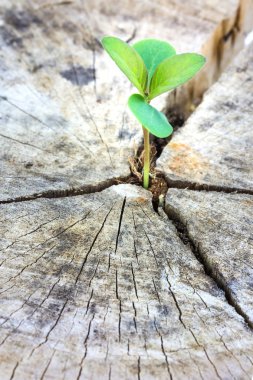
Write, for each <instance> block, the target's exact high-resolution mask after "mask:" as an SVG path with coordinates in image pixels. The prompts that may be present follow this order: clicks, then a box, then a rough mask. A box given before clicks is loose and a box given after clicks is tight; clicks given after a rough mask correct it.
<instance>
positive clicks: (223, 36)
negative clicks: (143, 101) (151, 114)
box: [0, 0, 253, 200]
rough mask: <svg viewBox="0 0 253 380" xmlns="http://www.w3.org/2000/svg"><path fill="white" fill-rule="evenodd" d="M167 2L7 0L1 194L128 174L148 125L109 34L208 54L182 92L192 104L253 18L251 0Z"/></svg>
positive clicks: (2, 34)
mask: <svg viewBox="0 0 253 380" xmlns="http://www.w3.org/2000/svg"><path fill="white" fill-rule="evenodd" d="M167 3H168V2H165V1H158V2H156V3H151V2H149V1H141V2H140V1H137V2H136V1H127V0H126V1H120V2H119V1H112V2H111V1H110V2H109V3H108V4H106V3H105V2H101V1H88V2H84V1H81V0H80V1H75V2H74V1H73V2H72V1H67V2H66V1H65V2H64V1H63V2H52V1H39V2H37V1H29V2H27V1H25V0H22V1H18V2H16V1H14V0H12V1H10V0H8V1H6V0H3V1H1V5H0V14H1V26H0V44H1V53H0V61H1V70H0V83H1V91H0V113H1V130H0V155H1V156H0V159H1V167H0V169H1V178H0V185H1V194H0V200H7V199H13V198H18V197H26V196H31V195H32V194H38V193H41V192H50V191H56V190H58V191H62V192H67V191H69V190H70V189H72V188H73V187H74V188H78V189H80V188H81V189H84V190H85V189H86V191H87V192H88V191H92V190H94V188H96V189H98V188H100V189H101V188H103V187H105V186H108V185H110V184H112V183H113V182H115V181H117V179H119V178H122V177H123V178H126V177H127V176H128V175H129V174H130V170H129V165H128V162H127V161H128V157H129V156H130V155H133V152H134V149H135V148H136V149H137V147H138V144H139V143H140V137H141V128H140V126H139V125H138V123H137V121H136V120H135V119H134V117H133V116H132V115H131V116H130V115H129V113H128V110H127V105H126V104H127V98H128V95H129V94H130V93H131V92H133V91H132V89H130V86H129V84H128V80H127V79H125V78H124V76H123V74H121V73H120V72H119V71H118V69H117V68H116V67H115V65H114V63H113V62H111V60H110V58H109V57H108V56H106V54H105V53H104V52H102V49H101V46H100V43H99V39H100V38H101V37H102V36H103V35H105V34H109V35H117V36H119V37H121V38H123V39H124V40H128V41H129V40H131V39H132V42H135V41H136V40H139V39H142V38H146V37H150V36H151V37H153V38H155V37H156V38H160V39H164V40H167V41H170V42H171V43H172V44H174V45H175V46H176V47H177V50H178V51H179V52H185V51H202V52H203V53H204V54H205V55H206V56H207V58H208V63H207V66H206V69H205V70H203V71H202V73H201V74H200V76H199V77H198V79H197V80H194V82H191V84H189V85H188V87H187V88H185V89H184V90H183V91H184V94H186V95H187V97H188V98H191V100H193V98H194V99H196V98H199V97H200V96H201V95H202V93H203V91H204V90H205V89H206V88H207V87H208V86H209V85H210V83H212V82H213V81H214V80H215V79H216V77H217V75H219V73H220V70H221V69H222V68H223V67H224V66H225V65H226V64H227V62H228V58H229V59H231V58H232V57H233V55H235V53H236V52H237V51H238V49H239V48H240V47H241V46H242V44H243V37H244V32H245V30H248V27H249V24H252V23H253V20H252V19H251V20H250V22H249V18H248V17H247V16H248V14H247V13H248V10H249V7H250V4H251V2H250V1H247V0H244V1H241V2H240V4H238V2H237V1H236V0H229V1H226V2H225V3H224V4H221V2H220V1H219V2H218V1H215V2H214V1H213V0H209V1H208V0H205V1H204V0H202V1H199V2H196V1H191V2H190V3H189V2H188V3H187V6H185V5H182V2H180V1H176V2H172V3H171V2H170V3H169V4H167ZM175 97H176V99H177V100H176V102H179V99H178V95H176V94H175ZM159 105H160V107H163V106H165V102H164V101H163V100H161V101H160V103H159Z"/></svg>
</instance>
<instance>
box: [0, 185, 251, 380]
mask: <svg viewBox="0 0 253 380" xmlns="http://www.w3.org/2000/svg"><path fill="white" fill-rule="evenodd" d="M0 215H1V224H0V226H1V227H0V228H1V232H0V234H1V236H5V238H4V239H2V241H1V252H2V262H1V268H0V270H1V276H0V278H1V295H0V297H1V302H0V314H1V330H0V373H1V380H7V379H15V380H23V379H26V380H29V379H57V380H60V379H89V380H90V379H108V378H109V379H115V380H116V379H119V378H122V379H180V380H181V379H210V380H213V379H247V378H250V376H251V374H252V370H253V362H252V355H253V348H252V347H253V336H252V331H250V330H249V329H248V328H247V325H246V324H245V322H244V320H243V318H242V317H241V316H239V315H238V314H237V313H236V311H235V309H234V308H233V307H232V306H230V305H229V304H228V302H227V301H226V299H225V296H224V293H223V291H221V290H220V289H219V288H218V287H217V285H216V283H215V282H214V281H213V280H212V279H210V277H209V276H208V275H206V274H205V272H204V270H203V267H202V265H201V264H200V263H199V262H198V261H197V259H196V258H195V256H194V254H193V253H192V251H191V250H190V248H189V247H188V246H187V245H185V244H184V243H183V242H182V240H181V239H180V238H179V237H178V235H177V231H176V229H175V227H174V226H173V224H172V223H171V222H170V221H169V220H168V219H167V218H166V217H164V216H159V215H158V214H157V213H155V212H154V211H153V208H152V204H151V197H150V193H148V192H146V191H145V190H143V189H141V188H137V187H133V186H131V185H119V186H113V187H111V188H109V189H107V190H104V191H103V192H101V193H94V194H90V195H83V196H77V197H69V198H63V199H40V200H34V201H28V202H20V203H11V204H6V205H1V213H0ZM238 337H240V339H238Z"/></svg>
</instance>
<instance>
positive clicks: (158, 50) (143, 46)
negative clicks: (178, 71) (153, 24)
mask: <svg viewBox="0 0 253 380" xmlns="http://www.w3.org/2000/svg"><path fill="white" fill-rule="evenodd" d="M133 48H134V49H135V50H136V51H137V52H138V53H139V55H140V56H141V58H142V59H143V61H144V63H145V65H146V68H147V69H148V84H149V83H150V81H151V78H152V76H153V74H154V72H155V70H156V68H157V66H158V65H159V64H160V63H161V62H162V61H164V60H165V59H166V58H169V57H172V56H173V55H175V54H176V50H175V49H174V47H173V46H171V45H170V44H169V43H168V42H165V41H160V40H156V39H152V38H148V39H145V40H142V41H139V42H137V43H136V44H134V45H133Z"/></svg>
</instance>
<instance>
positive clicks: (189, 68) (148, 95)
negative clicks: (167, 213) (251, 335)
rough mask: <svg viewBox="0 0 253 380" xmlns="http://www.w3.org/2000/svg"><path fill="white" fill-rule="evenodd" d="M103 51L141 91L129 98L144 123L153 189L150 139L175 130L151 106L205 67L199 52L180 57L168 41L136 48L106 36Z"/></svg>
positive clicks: (146, 163)
mask: <svg viewBox="0 0 253 380" xmlns="http://www.w3.org/2000/svg"><path fill="white" fill-rule="evenodd" d="M101 43H102V45H103V48H104V49H105V50H106V52H107V53H108V54H109V55H110V57H111V58H112V59H113V60H114V62H115V63H116V65H117V66H118V67H119V68H120V69H121V71H123V73H124V74H125V75H126V76H127V78H128V79H129V80H130V82H131V83H132V84H133V85H134V86H135V87H136V88H137V89H138V90H139V92H140V93H139V94H133V95H131V96H130V97H129V99H128V106H129V108H130V110H131V111H132V112H133V114H134V115H135V117H136V118H137V120H138V121H139V122H140V123H141V124H142V128H143V135H144V167H143V187H144V188H145V189H148V187H149V175H150V173H149V172H150V136H149V134H150V133H151V134H153V135H154V136H157V137H160V138H165V137H168V136H169V135H171V133H172V132H173V128H172V126H171V125H170V123H169V122H168V120H167V118H166V117H165V115H164V114H163V113H162V112H160V111H158V110H157V109H156V108H154V107H152V106H151V105H150V101H151V100H152V99H154V98H155V97H157V96H159V95H161V94H163V93H165V92H167V91H171V90H173V89H174V88H176V87H178V86H180V85H182V84H183V83H185V82H187V81H188V80H189V79H191V78H192V77H193V76H194V75H195V74H196V73H197V72H198V71H199V70H200V69H201V68H202V67H203V65H204V64H205V57H203V56H202V55H200V54H195V53H184V54H176V50H175V49H174V47H173V46H171V45H170V44H169V43H167V42H165V41H160V40H156V39H145V40H142V41H139V42H137V43H135V44H134V45H133V46H130V45H128V44H127V43H126V42H124V41H122V40H120V39H119V38H116V37H109V36H108V37H104V38H103V39H102V41H101Z"/></svg>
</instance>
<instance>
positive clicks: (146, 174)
mask: <svg viewBox="0 0 253 380" xmlns="http://www.w3.org/2000/svg"><path fill="white" fill-rule="evenodd" d="M142 129H143V135H144V166H143V187H144V189H148V186H149V171H150V141H149V131H148V130H147V129H146V128H144V127H143V126H142Z"/></svg>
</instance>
